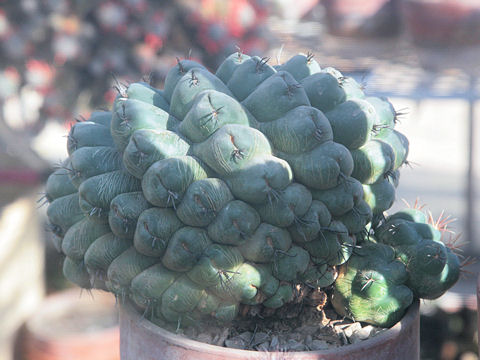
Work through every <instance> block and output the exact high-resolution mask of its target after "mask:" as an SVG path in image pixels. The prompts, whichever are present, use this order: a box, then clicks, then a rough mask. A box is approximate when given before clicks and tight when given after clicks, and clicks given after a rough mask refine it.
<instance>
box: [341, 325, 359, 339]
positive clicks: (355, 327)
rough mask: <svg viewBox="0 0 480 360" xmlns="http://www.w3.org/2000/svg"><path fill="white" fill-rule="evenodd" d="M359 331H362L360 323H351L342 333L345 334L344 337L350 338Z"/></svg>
mask: <svg viewBox="0 0 480 360" xmlns="http://www.w3.org/2000/svg"><path fill="white" fill-rule="evenodd" d="M361 330H362V326H361V325H360V323H353V324H351V325H349V326H348V327H346V328H345V330H344V331H343V332H344V333H345V335H346V336H347V337H348V338H350V337H351V336H352V335H353V333H355V332H358V331H361Z"/></svg>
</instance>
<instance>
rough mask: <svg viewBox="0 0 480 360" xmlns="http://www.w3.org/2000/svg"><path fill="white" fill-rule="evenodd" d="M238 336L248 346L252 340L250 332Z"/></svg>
mask: <svg viewBox="0 0 480 360" xmlns="http://www.w3.org/2000/svg"><path fill="white" fill-rule="evenodd" d="M238 336H239V337H240V338H242V339H243V340H244V341H245V342H246V343H247V344H248V343H249V342H250V341H251V340H252V336H253V333H251V332H250V331H245V332H243V333H241V334H240V335H238Z"/></svg>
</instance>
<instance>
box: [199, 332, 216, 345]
mask: <svg viewBox="0 0 480 360" xmlns="http://www.w3.org/2000/svg"><path fill="white" fill-rule="evenodd" d="M197 341H200V342H203V343H207V344H210V343H211V342H212V335H210V334H207V333H200V334H198V336H197Z"/></svg>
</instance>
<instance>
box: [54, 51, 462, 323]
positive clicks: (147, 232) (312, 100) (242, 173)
mask: <svg viewBox="0 0 480 360" xmlns="http://www.w3.org/2000/svg"><path fill="white" fill-rule="evenodd" d="M267 62H268V59H267V58H259V57H249V56H248V55H244V54H242V53H236V54H232V55H231V56H229V57H228V58H227V59H226V60H225V62H224V63H223V64H222V65H221V66H220V67H219V69H218V70H217V73H216V75H214V74H212V73H210V72H209V71H208V70H207V69H206V68H205V67H203V66H202V65H200V64H198V63H196V62H195V61H192V60H178V63H177V65H176V66H175V67H173V68H172V69H171V70H170V71H169V72H168V75H167V78H166V80H165V87H164V89H163V90H158V89H155V88H153V87H151V86H150V85H148V84H146V83H142V82H139V83H134V84H130V85H129V86H128V87H121V86H120V84H119V85H118V86H119V88H118V91H119V95H118V96H117V98H116V99H115V102H114V105H113V109H112V112H111V113H110V112H95V113H93V114H92V116H91V118H90V120H89V121H86V122H82V123H79V124H76V125H75V126H74V127H73V128H72V130H71V131H70V135H69V140H68V152H69V155H70V158H69V159H68V160H67V161H66V162H65V163H64V164H63V168H62V169H60V170H57V171H56V172H55V173H54V174H53V175H52V176H51V177H50V178H49V180H48V182H47V199H48V200H49V201H50V202H51V204H50V208H49V210H48V215H49V218H50V221H51V223H52V227H53V228H54V229H56V231H55V233H56V235H57V240H56V242H57V245H58V246H59V247H60V248H61V249H62V250H63V252H64V253H65V255H66V256H67V257H66V260H65V264H64V272H65V275H66V276H67V277H68V278H69V279H70V280H72V281H73V282H76V283H77V284H79V285H80V286H83V287H88V288H91V287H97V288H101V289H105V290H108V291H111V292H113V293H115V295H116V296H117V298H118V299H120V300H122V301H123V300H125V299H126V298H130V299H131V300H132V301H133V302H134V303H135V304H136V306H138V307H139V308H140V310H141V311H143V312H144V313H145V314H146V315H147V316H148V317H149V318H151V319H152V321H159V320H163V321H168V322H174V323H177V325H188V324H191V323H194V322H196V321H198V320H201V319H202V318H205V317H208V316H210V317H213V318H215V319H217V320H220V321H229V320H232V319H233V318H235V316H237V314H238V312H239V310H240V308H241V306H259V307H261V308H266V310H267V312H270V313H271V312H272V311H274V310H275V309H278V308H281V307H282V306H284V305H286V304H289V303H290V302H292V300H293V299H294V293H295V291H294V289H295V288H296V287H298V286H300V287H305V288H311V287H313V288H322V287H327V286H330V285H332V283H334V281H335V279H336V277H337V275H338V274H339V273H340V278H348V279H350V280H349V282H348V283H347V284H346V285H343V288H342V289H344V290H345V291H347V292H348V291H350V293H349V294H350V295H348V296H347V295H342V296H339V295H338V296H336V299H337V300H334V304H337V305H336V306H337V307H339V306H341V307H342V309H343V310H341V309H340V308H339V309H338V310H339V312H341V313H343V314H345V315H348V316H355V317H356V318H359V319H360V318H361V319H365V321H377V320H378V319H377V318H376V317H371V316H369V315H368V314H370V312H371V311H374V310H375V311H377V310H379V309H383V308H384V307H387V308H389V309H393V307H392V306H394V305H395V306H394V315H389V314H384V315H385V316H384V317H383V318H381V319H379V320H378V321H380V322H381V323H382V324H387V323H388V319H398V318H399V316H401V313H402V311H403V310H404V309H405V307H406V306H408V304H407V303H408V301H406V300H405V299H407V300H408V299H409V296H410V298H411V293H410V292H408V291H410V290H408V291H406V290H405V289H404V288H406V289H408V288H407V287H406V286H404V285H401V284H400V283H402V284H403V282H405V281H407V286H408V287H410V286H413V284H416V283H419V284H422V281H427V280H428V279H433V278H434V279H435V281H437V280H439V281H440V282H441V283H442V284H445V286H447V285H449V284H451V279H453V280H454V279H455V274H454V273H453V272H451V273H450V272H448V273H447V272H446V270H445V268H443V270H442V269H440V265H438V266H437V265H436V264H433V265H432V266H433V267H434V268H435V271H434V270H431V271H430V272H428V274H430V275H429V277H427V278H426V279H418V278H417V277H416V276H414V275H413V274H412V275H410V273H413V269H412V270H411V269H410V268H409V266H410V265H409V264H411V266H414V265H413V264H416V263H417V262H421V259H423V258H424V257H425V256H427V255H428V254H430V252H431V251H434V250H432V249H433V248H434V247H435V248H438V246H437V245H435V244H437V242H436V239H434V240H432V241H434V243H433V245H432V244H430V246H429V247H427V248H426V249H425V250H422V249H417V248H416V247H413V248H412V246H414V245H412V244H410V243H408V241H407V243H405V244H404V245H401V246H400V245H399V246H396V247H394V248H395V252H397V253H398V256H399V257H400V259H410V260H411V261H409V262H407V261H405V265H402V263H400V262H399V263H398V264H397V263H396V262H395V264H396V265H394V267H395V269H397V268H398V267H399V266H403V267H404V268H405V266H406V270H405V271H404V273H405V274H406V275H405V274H403V273H402V274H403V275H399V274H396V273H395V271H396V270H395V269H393V268H392V266H393V265H391V264H390V263H391V262H392V261H393V259H391V256H390V255H391V253H392V251H393V250H391V251H390V250H388V251H386V253H388V254H387V255H388V256H387V255H385V251H383V252H382V251H380V252H379V251H378V250H375V249H373V250H372V251H373V253H378V254H383V255H382V256H386V259H383V260H379V261H380V263H379V264H378V266H377V265H375V266H373V265H372V264H373V263H371V262H369V263H368V265H365V266H364V265H363V263H362V262H361V261H360V260H355V259H356V258H357V255H356V253H355V251H356V250H357V249H358V248H359V247H362V248H363V251H367V252H368V249H370V247H371V246H370V245H365V246H364V245H362V242H361V240H362V239H363V238H364V236H365V235H364V234H365V232H366V229H367V228H374V227H375V228H377V225H378V231H379V232H381V229H382V227H388V224H389V222H388V221H387V223H385V224H382V223H380V221H379V219H380V218H381V214H382V212H383V211H385V210H387V209H388V208H389V207H390V206H391V204H392V202H393V198H394V193H395V191H394V189H395V186H396V183H395V181H397V180H398V177H397V176H396V175H395V173H396V171H398V168H399V167H400V166H401V165H402V164H403V163H405V161H406V155H407V154H408V141H406V138H405V137H404V136H403V135H401V134H400V133H399V132H397V131H396V130H394V129H393V127H394V125H395V111H394V110H393V107H392V106H391V104H390V103H389V102H388V101H387V100H385V99H378V98H371V97H366V96H365V95H364V93H363V91H362V89H361V86H360V85H359V84H358V83H357V82H356V81H354V80H353V79H350V78H348V77H345V76H343V75H342V74H341V73H340V72H339V71H337V70H335V69H332V68H326V69H321V68H320V66H319V64H318V63H317V62H316V61H315V60H314V59H313V56H312V55H310V54H308V55H301V54H300V55H297V56H295V57H293V58H292V59H290V60H289V61H287V62H286V63H285V64H283V65H279V66H276V67H272V66H270V65H269V64H268V63H267ZM77 189H78V190H77ZM60 213H61V214H60ZM372 219H373V220H375V221H373V220H372ZM371 221H372V224H375V226H373V225H372V224H369V223H370V222H371ZM389 221H394V220H389ZM395 221H400V220H395ZM402 221H406V220H402ZM367 226H368V227H367ZM410 227H411V228H412V229H413V230H412V229H410ZM418 231H420V230H418ZM418 231H417V228H416V227H415V226H413V225H412V226H410V225H408V226H407V229H406V230H405V233H406V234H407V235H406V236H414V237H415V236H417V237H418V236H420V235H418V234H419V232H418ZM420 233H421V234H422V236H423V237H425V234H423V233H422V232H421V231H420ZM377 238H378V239H379V241H383V242H385V245H381V246H384V247H389V248H390V246H393V245H391V244H388V245H387V242H388V241H389V239H387V237H386V235H385V239H383V238H384V237H383V236H381V235H380V234H379V235H378V236H377ZM382 239H383V240H382ZM392 241H393V240H392ZM412 241H413V240H412ZM372 246H373V245H372ZM378 246H380V245H378ZM415 246H416V245H415ZM417 250H418V251H417ZM420 250H421V251H420ZM437 250H438V249H437ZM416 251H417V252H416ZM422 254H426V255H422ZM435 254H438V256H439V258H441V259H443V258H445V260H446V262H447V263H448V266H451V267H453V266H454V265H455V262H454V260H448V259H450V258H449V256H450V253H449V252H448V251H447V250H445V251H443V252H442V250H438V251H437V253H435ZM422 256H423V258H422ZM417 257H418V261H417V260H416V259H417ZM349 259H351V260H349ZM407 263H408V264H407ZM384 265H385V266H387V267H388V266H390V267H389V269H390V270H389V271H390V272H389V273H382V272H381V271H380V270H381V266H384ZM370 267H371V268H370ZM437 267H438V269H437ZM355 269H360V270H361V271H363V270H368V271H370V275H371V278H372V279H377V280H378V284H380V285H378V286H377V285H375V286H373V285H372V287H371V288H370V287H369V288H368V289H367V290H366V291H367V293H366V295H365V296H366V297H365V298H362V296H363V295H364V294H363V293H361V294H359V296H358V297H357V296H356V295H357V294H356V292H358V291H360V290H362V288H363V287H364V284H363V283H362V281H363V280H362V279H359V280H358V281H357V280H355V279H354V277H355V276H356V275H355V274H354V271H356V270H355ZM437 270H438V271H440V270H441V271H440V272H438V271H437ZM375 271H376V273H375ZM399 271H400V270H399ZM442 271H443V272H442ZM370 275H369V276H370ZM382 276H383V278H382ZM389 276H396V277H395V281H394V282H395V284H397V283H398V284H399V285H398V286H399V289H400V290H398V294H397V293H396V292H394V293H392V294H390V295H388V296H386V295H385V291H387V290H388V289H387V290H385V289H386V288H388V287H390V286H391V284H390V282H389V280H388V279H389ZM407 278H408V279H407ZM337 282H338V281H337ZM339 284H341V282H340V283H339ZM362 284H363V285H362ZM381 284H384V285H381ZM339 286H340V285H339ZM352 286H353V288H351V287H352ZM392 286H393V285H392ZM396 286H397V285H395V288H396ZM402 286H403V287H402ZM349 287H350V288H349ZM340 288H341V286H340V287H339V289H340ZM420 288H422V286H421V285H419V289H418V290H415V291H414V293H415V294H417V293H420ZM349 289H350V290H349ZM364 289H366V288H364ZM339 291H340V290H339ZM360 292H361V291H360ZM432 292H433V293H435V294H438V293H439V291H436V290H435V289H432ZM409 294H410V295H409ZM354 295H355V296H354ZM384 295H385V296H384ZM397 295H398V296H399V297H396V296H397ZM375 296H378V297H381V298H382V299H383V300H381V302H380V304H377V303H375V301H373V300H368V299H370V298H371V299H373V298H375ZM369 297H370V298H369ZM372 301H373V302H372ZM356 306H358V307H361V311H362V312H363V313H364V314H365V316H363V317H362V316H358V313H357V312H356V310H355V309H356Z"/></svg>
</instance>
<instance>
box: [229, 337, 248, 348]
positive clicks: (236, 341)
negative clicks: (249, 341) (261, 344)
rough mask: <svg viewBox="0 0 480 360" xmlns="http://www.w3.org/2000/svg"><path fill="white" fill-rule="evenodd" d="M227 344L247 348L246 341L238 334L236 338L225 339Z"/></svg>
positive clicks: (232, 346) (230, 346)
mask: <svg viewBox="0 0 480 360" xmlns="http://www.w3.org/2000/svg"><path fill="white" fill-rule="evenodd" d="M225 346H226V347H229V348H233V349H245V341H243V339H242V338H240V337H238V336H236V337H234V338H231V339H227V340H225Z"/></svg>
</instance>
